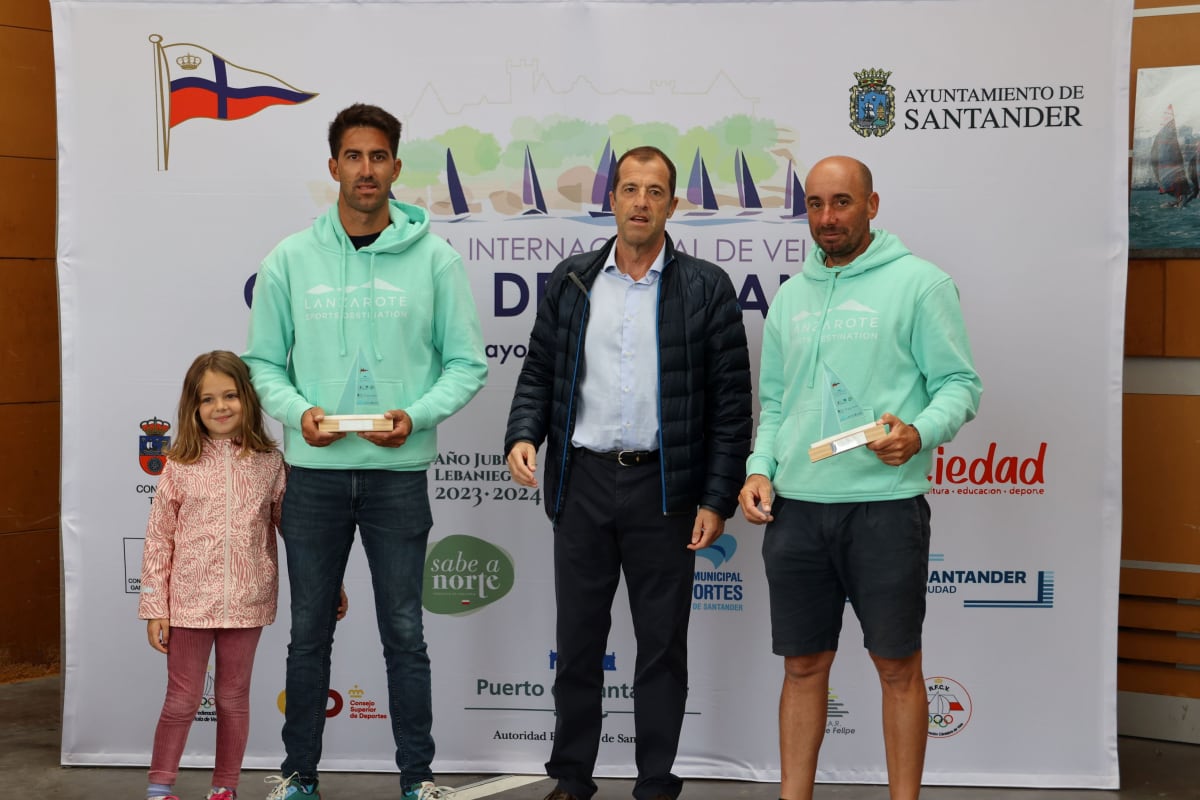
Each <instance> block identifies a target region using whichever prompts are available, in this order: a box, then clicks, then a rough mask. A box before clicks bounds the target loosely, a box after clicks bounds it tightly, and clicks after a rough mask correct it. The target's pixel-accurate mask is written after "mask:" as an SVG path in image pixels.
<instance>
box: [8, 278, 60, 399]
mask: <svg viewBox="0 0 1200 800" xmlns="http://www.w3.org/2000/svg"><path fill="white" fill-rule="evenodd" d="M0 280H2V281H3V282H4V291H3V292H0V326H2V327H0V331H3V336H4V340H5V346H4V347H2V348H0V375H3V376H4V379H3V380H2V381H0V403H30V402H46V401H57V400H59V399H60V391H59V389H60V380H59V352H60V350H59V343H58V288H57V282H56V275H55V268H54V262H53V261H51V260H50V259H43V260H38V261H30V260H22V259H0Z"/></svg>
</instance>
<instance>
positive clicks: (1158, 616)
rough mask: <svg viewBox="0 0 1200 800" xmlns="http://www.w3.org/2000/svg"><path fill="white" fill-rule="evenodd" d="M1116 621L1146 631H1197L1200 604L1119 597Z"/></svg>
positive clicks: (1199, 629) (1199, 625) (1199, 624)
mask: <svg viewBox="0 0 1200 800" xmlns="http://www.w3.org/2000/svg"><path fill="white" fill-rule="evenodd" d="M1117 624H1118V625H1120V626H1121V627H1122V628H1138V629H1141V630H1146V631H1171V632H1174V633H1200V606H1197V605H1191V604H1186V603H1180V602H1178V601H1175V600H1171V599H1168V598H1161V599H1160V598H1145V597H1122V598H1121V605H1120V608H1119V610H1118V612H1117ZM1146 660H1147V661H1150V660H1153V659H1150V658H1146Z"/></svg>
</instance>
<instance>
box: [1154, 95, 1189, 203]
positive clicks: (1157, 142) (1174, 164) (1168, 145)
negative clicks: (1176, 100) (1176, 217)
mask: <svg viewBox="0 0 1200 800" xmlns="http://www.w3.org/2000/svg"><path fill="white" fill-rule="evenodd" d="M1187 151H1188V152H1185V151H1184V148H1182V147H1180V144H1179V133H1178V131H1177V130H1176V128H1175V108H1174V106H1167V111H1166V113H1165V114H1164V115H1163V126H1162V128H1161V129H1160V130H1159V132H1158V134H1157V135H1155V137H1154V142H1153V144H1151V145H1150V167H1151V169H1152V170H1153V171H1154V180H1155V181H1156V182H1157V183H1158V193H1159V194H1168V195H1171V197H1173V198H1174V200H1172V201H1170V202H1169V203H1167V204H1166V206H1168V207H1178V208H1183V207H1184V206H1186V205H1187V204H1188V203H1190V202H1192V200H1195V199H1196V195H1197V194H1200V181H1198V180H1197V175H1196V152H1195V147H1193V146H1190V145H1189V147H1188V148H1187Z"/></svg>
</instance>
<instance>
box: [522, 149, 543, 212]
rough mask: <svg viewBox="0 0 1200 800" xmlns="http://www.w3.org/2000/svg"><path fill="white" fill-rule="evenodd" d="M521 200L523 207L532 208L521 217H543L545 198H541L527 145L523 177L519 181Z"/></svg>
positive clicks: (540, 186)
mask: <svg viewBox="0 0 1200 800" xmlns="http://www.w3.org/2000/svg"><path fill="white" fill-rule="evenodd" d="M521 199H522V200H524V201H525V205H527V206H533V208H529V209H526V210H525V211H524V212H522V214H523V215H529V214H540V215H545V214H546V213H548V212H547V211H546V198H544V197H543V196H542V185H541V184H540V183H538V177H537V170H535V169H534V168H533V156H532V155H530V153H529V145H525V177H524V179H523V180H522V181H521Z"/></svg>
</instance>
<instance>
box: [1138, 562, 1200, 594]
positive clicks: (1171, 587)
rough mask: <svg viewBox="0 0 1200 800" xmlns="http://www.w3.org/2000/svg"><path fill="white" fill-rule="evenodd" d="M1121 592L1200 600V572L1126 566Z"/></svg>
mask: <svg viewBox="0 0 1200 800" xmlns="http://www.w3.org/2000/svg"><path fill="white" fill-rule="evenodd" d="M1121 594H1122V595H1137V596H1139V597H1171V598H1175V599H1179V600H1200V573H1197V572H1172V571H1169V570H1157V569H1134V568H1131V567H1124V568H1122V569H1121Z"/></svg>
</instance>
